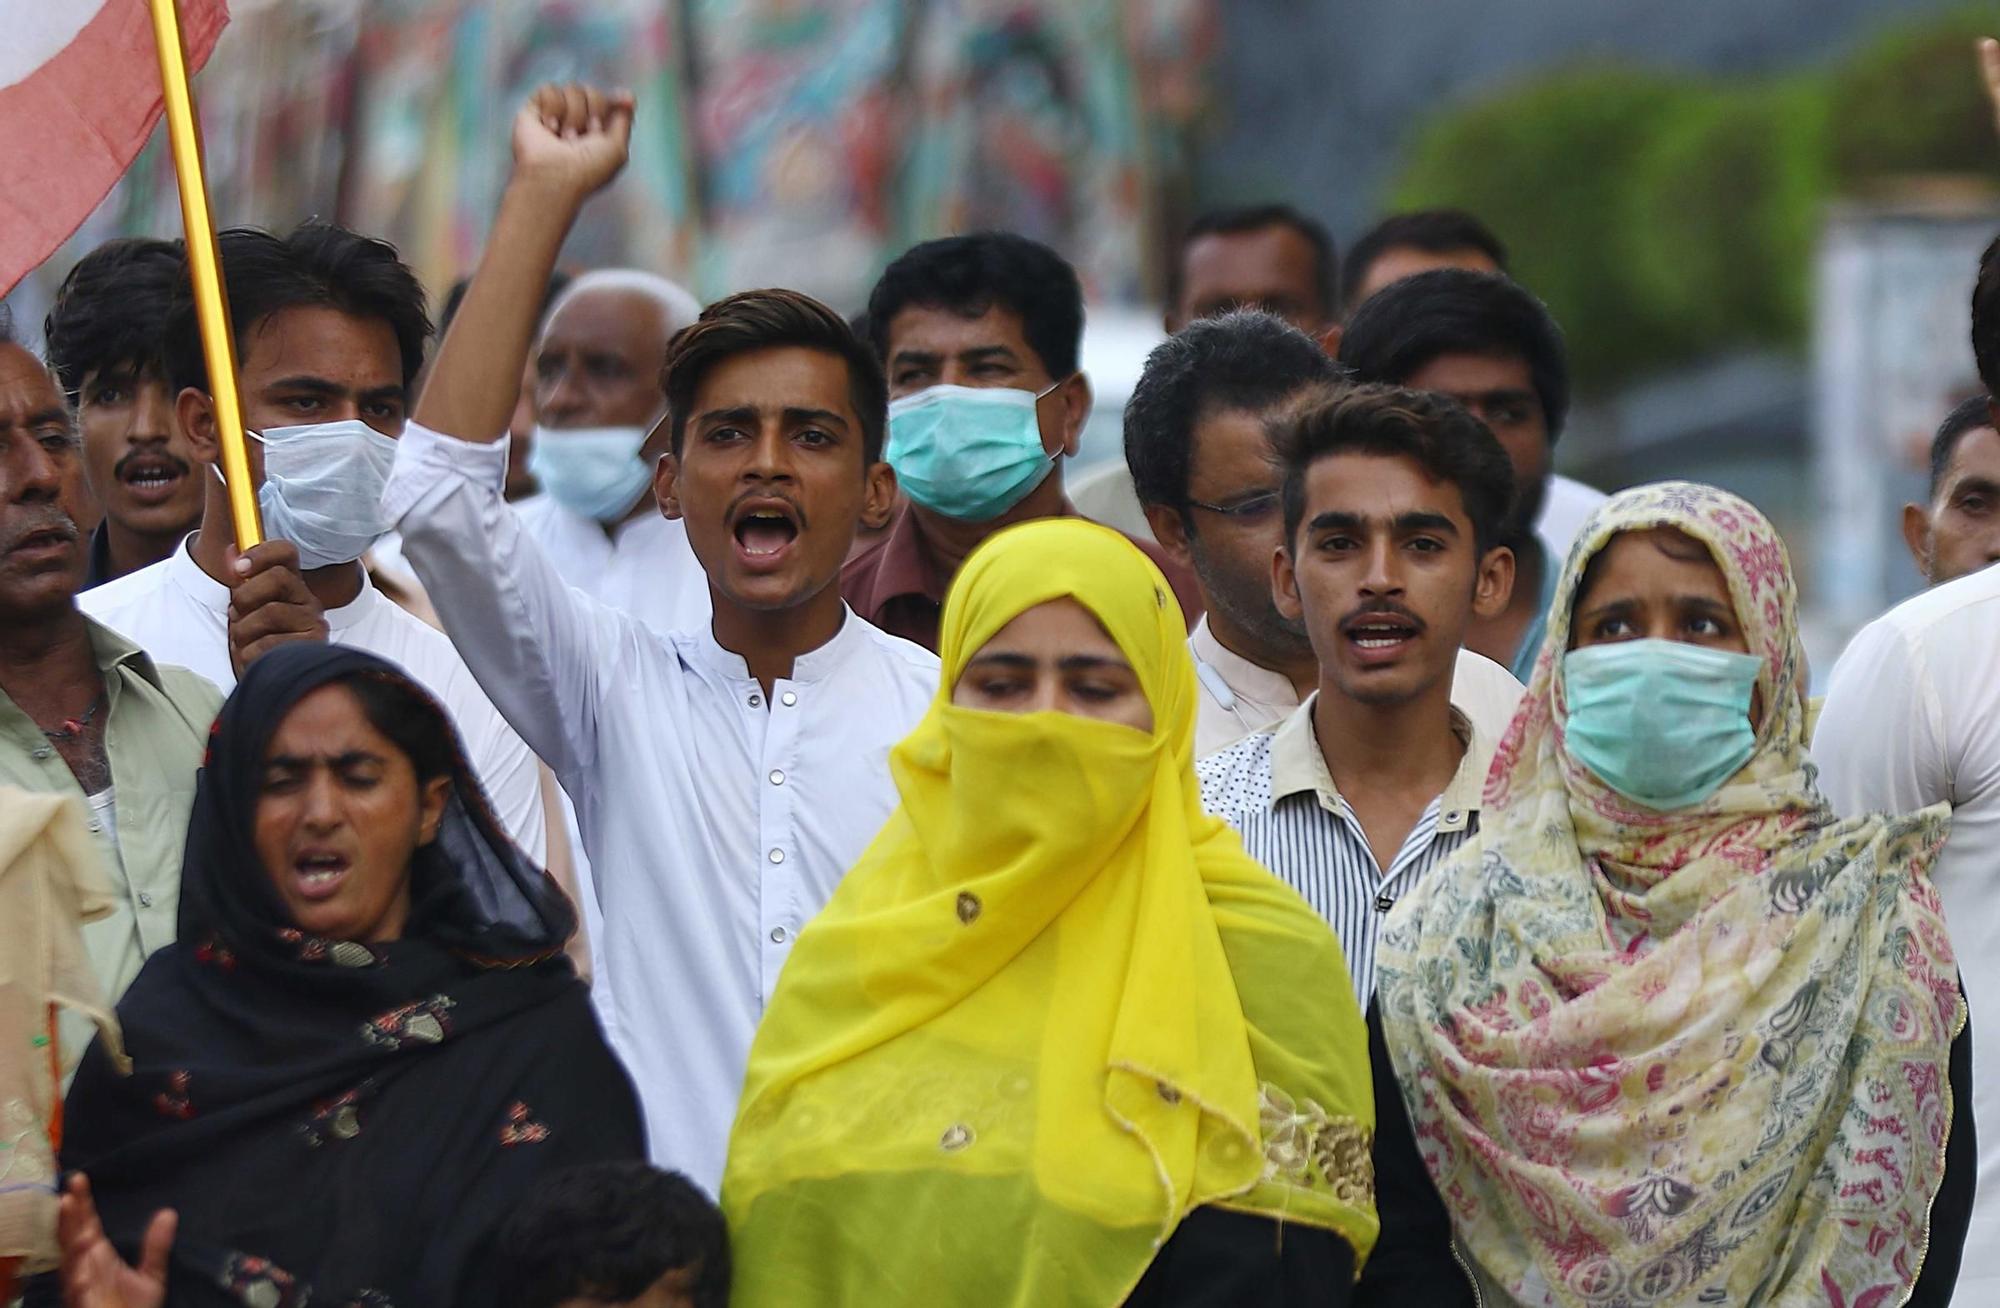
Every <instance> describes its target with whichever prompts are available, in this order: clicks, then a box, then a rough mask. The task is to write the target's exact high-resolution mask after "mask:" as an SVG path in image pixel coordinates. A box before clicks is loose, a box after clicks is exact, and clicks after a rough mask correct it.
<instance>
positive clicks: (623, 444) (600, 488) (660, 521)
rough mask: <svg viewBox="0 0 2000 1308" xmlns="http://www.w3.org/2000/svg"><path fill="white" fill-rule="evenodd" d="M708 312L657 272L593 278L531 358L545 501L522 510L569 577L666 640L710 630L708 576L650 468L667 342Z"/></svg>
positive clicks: (532, 466)
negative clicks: (658, 497)
mask: <svg viewBox="0 0 2000 1308" xmlns="http://www.w3.org/2000/svg"><path fill="white" fill-rule="evenodd" d="M700 312H701V305H700V304H699V303H698V302H697V301H696V300H695V298H694V297H693V296H692V295H690V294H688V293H687V292H686V291H685V290H683V289H681V288H680V287H679V286H677V285H675V284H674V283H673V282H670V281H668V280H667V279H666V278H664V277H661V276H659V275H657V274H655V273H649V272H642V271H640V270H638V269H635V268H605V269H599V270H597V271H595V272H587V273H585V274H583V275H582V276H581V277H578V278H577V279H576V280H575V281H573V282H571V283H570V284H569V286H568V287H567V288H566V289H565V290H564V291H563V292H562V294H561V295H559V296H558V297H557V298H556V301H555V303H554V304H553V305H551V306H550V307H549V312H548V316H547V318H546V319H545V321H544V325H543V327H542V332H541V336H540V338H539V339H538V340H537V342H536V345H535V352H534V354H533V356H532V358H531V359H530V364H531V369H532V373H533V377H534V384H535V406H536V423H535V438H534V444H533V446H532V453H531V454H530V455H529V457H528V469H529V471H530V472H532V473H533V474H534V476H535V479H536V481H538V482H539V483H540V484H541V494H539V495H537V496H535V497H534V498H532V499H529V500H525V501H523V502H521V503H520V504H518V505H517V506H516V508H515V511H516V512H517V513H518V514H519V515H520V518H521V527H522V530H524V531H526V532H527V533H528V535H530V536H531V537H533V538H534V539H535V541H536V543H537V544H539V545H540V546H541V547H542V550H543V551H544V552H545V553H546V554H547V555H548V557H549V562H551V563H552V564H554V565H555V569H556V571H557V572H558V573H559V574H561V576H562V579H563V580H564V581H566V582H568V583H569V584H570V585H572V586H574V587H576V588H577V589H579V590H581V591H583V592H584V593H585V594H587V595H589V596H590V597H591V598H592V599H595V600H597V601H598V602H600V603H602V604H605V605H608V606H609V607H611V608H614V609H618V610H619V611H621V612H625V613H630V614H631V615H632V616H633V617H635V618H638V619H639V620H640V621H641V622H643V623H645V624H646V625H647V626H649V627H651V628H653V630H655V631H657V632H659V633H660V634H662V635H666V634H668V633H670V632H674V631H695V630H700V629H702V628H705V627H706V626H707V625H708V622H709V616H710V609H709V597H708V578H707V575H706V574H705V573H703V572H702V570H701V564H700V563H699V562H698V561H697V560H696V559H695V556H694V550H693V549H692V548H690V547H689V545H688V538H687V528H686V526H685V525H684V524H683V523H681V522H680V521H678V520H670V519H668V518H667V517H666V516H665V515H664V514H662V513H661V512H660V509H659V506H658V504H657V503H655V501H654V498H653V465H654V464H655V463H656V462H657V461H658V459H659V456H660V454H661V453H662V452H663V451H662V450H661V448H659V445H660V442H662V441H663V440H664V430H662V432H661V433H660V435H659V436H657V437H656V436H655V434H654V428H655V427H656V426H658V425H659V422H660V418H661V415H662V414H664V413H665V411H666V395H665V393H664V392H663V391H662V390H661V389H660V368H661V365H662V364H664V363H665V361H666V357H667V342H668V341H670V340H672V339H673V337H674V333H676V332H678V331H679V330H680V329H681V328H683V327H685V326H687V325H688V324H689V323H691V322H693V321H694V320H695V317H696V316H697V315H698V314H699V313H700Z"/></svg>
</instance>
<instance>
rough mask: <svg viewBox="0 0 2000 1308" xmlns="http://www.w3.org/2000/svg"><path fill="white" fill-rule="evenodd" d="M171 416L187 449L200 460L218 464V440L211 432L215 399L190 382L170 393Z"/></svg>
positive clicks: (213, 432)
mask: <svg viewBox="0 0 2000 1308" xmlns="http://www.w3.org/2000/svg"><path fill="white" fill-rule="evenodd" d="M174 420H175V421H177V422H178V423H180V426H181V431H182V432H183V433H184V434H185V435H186V436H187V441H188V449H189V451H190V452H191V453H192V454H193V455H194V457H196V458H197V459H200V460H201V461H202V462H203V463H213V464H215V465H217V466H218V467H219V466H221V464H222V442H221V440H220V439H219V438H217V436H216V434H215V401H213V400H211V399H209V398H208V392H206V391H202V390H197V389H196V388H195V387H193V386H189V387H186V388H184V389H183V390H182V391H181V393H180V394H179V395H176V396H175V397H174Z"/></svg>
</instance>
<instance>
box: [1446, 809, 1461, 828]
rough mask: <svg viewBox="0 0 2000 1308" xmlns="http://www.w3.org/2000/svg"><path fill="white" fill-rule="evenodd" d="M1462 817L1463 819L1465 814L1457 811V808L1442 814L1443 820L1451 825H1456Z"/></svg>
mask: <svg viewBox="0 0 2000 1308" xmlns="http://www.w3.org/2000/svg"><path fill="white" fill-rule="evenodd" d="M1464 819H1465V814H1463V813H1461V812H1459V811H1458V810H1457V809H1453V810H1452V811H1451V812H1449V813H1447V814H1445V815H1444V820H1445V821H1446V822H1448V823H1450V824H1451V825H1453V826H1457V825H1458V824H1459V823H1460V822H1462V821H1463V820H1464Z"/></svg>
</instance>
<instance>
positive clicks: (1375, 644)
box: [1340, 606, 1424, 667]
mask: <svg viewBox="0 0 2000 1308" xmlns="http://www.w3.org/2000/svg"><path fill="white" fill-rule="evenodd" d="M1340 634H1341V638H1342V639H1344V640H1345V641H1346V642H1347V647H1348V650H1349V652H1350V653H1351V654H1352V655H1353V657H1354V661H1355V662H1357V663H1359V664H1361V665H1362V666H1364V667H1381V666H1384V665H1387V664H1391V663H1394V662H1396V661H1398V660H1399V659H1401V658H1402V657H1403V655H1404V654H1406V653H1408V652H1409V650H1410V648H1411V647H1412V646H1413V645H1415V644H1416V642H1417V640H1418V639H1419V638H1421V637H1422V636H1423V634H1424V624H1423V620H1422V619H1420V618H1418V617H1417V616H1416V614H1414V613H1411V612H1410V611H1409V610H1408V609H1404V608H1401V607H1396V606H1390V607H1382V608H1372V609H1367V610H1364V611H1362V612H1360V613H1355V614H1350V615H1349V616H1348V617H1347V618H1346V619H1345V620H1344V621H1342V622H1341V624H1340Z"/></svg>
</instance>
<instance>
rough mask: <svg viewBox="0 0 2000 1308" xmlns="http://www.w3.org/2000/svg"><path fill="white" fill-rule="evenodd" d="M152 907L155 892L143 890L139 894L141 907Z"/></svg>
mask: <svg viewBox="0 0 2000 1308" xmlns="http://www.w3.org/2000/svg"><path fill="white" fill-rule="evenodd" d="M152 906H153V892H152V891H150V890H141V891H140V892H139V907H140V908H151V907H152Z"/></svg>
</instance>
